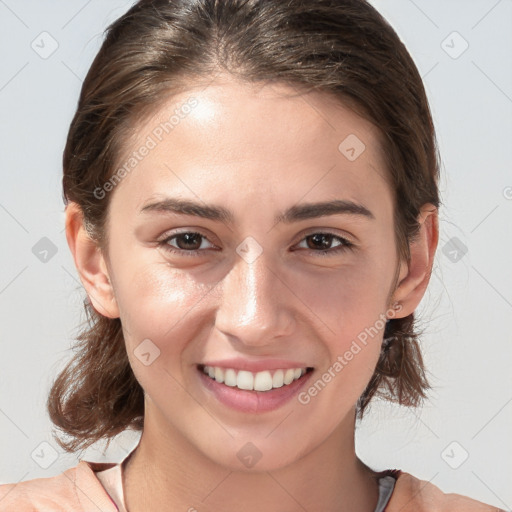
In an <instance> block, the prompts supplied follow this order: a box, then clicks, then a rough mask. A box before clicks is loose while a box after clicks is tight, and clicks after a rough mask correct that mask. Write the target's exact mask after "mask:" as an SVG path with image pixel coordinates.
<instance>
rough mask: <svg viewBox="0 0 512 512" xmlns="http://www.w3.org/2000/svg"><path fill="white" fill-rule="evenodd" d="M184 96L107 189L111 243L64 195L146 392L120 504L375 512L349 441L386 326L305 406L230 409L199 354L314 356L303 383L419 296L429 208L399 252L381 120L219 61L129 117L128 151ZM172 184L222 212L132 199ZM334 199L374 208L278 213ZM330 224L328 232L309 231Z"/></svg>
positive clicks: (79, 261)
mask: <svg viewBox="0 0 512 512" xmlns="http://www.w3.org/2000/svg"><path fill="white" fill-rule="evenodd" d="M191 97H194V98H195V99H196V100H197V105H196V106H195V108H193V109H192V111H191V112H190V113H189V114H188V115H186V116H185V117H184V118H183V119H180V122H179V124H177V125H176V126H175V127H174V128H173V129H172V131H169V133H166V134H165V136H164V137H163V138H162V140H161V141H160V142H159V143H158V144H157V145H156V147H154V148H153V149H151V151H149V153H148V154H147V155H146V156H145V157H144V158H143V159H141V161H140V162H138V164H137V166H136V167H135V168H134V170H133V171H132V172H130V173H129V174H128V175H127V176H126V177H125V178H124V179H123V180H122V181H121V182H120V183H119V184H118V185H117V186H116V187H115V189H114V190H113V191H112V192H110V196H107V197H106V198H105V200H110V209H109V218H108V233H109V236H110V241H109V246H108V254H102V253H101V251H99V250H97V248H96V246H95V245H94V243H93V242H92V241H91V240H90V239H89V238H88V236H87V234H86V232H85V231H84V229H83V226H82V223H81V217H80V211H79V209H78V208H77V207H76V205H75V204H73V203H70V204H69V206H68V208H67V211H66V215H67V224H66V226H67V231H66V233H67V239H68V243H69V246H70V248H71V251H72V253H73V256H74V259H75V264H76V266H77V269H78V271H79V274H80V277H81V280H82V283H83V284H84V287H85V288H86V290H87V293H88V295H89V297H90V299H91V301H92V303H93V305H94V307H95V308H96V310H97V311H98V312H100V313H101V314H103V315H105V316H108V317H112V318H115V317H120V318H121V321H122V325H123V332H124V335H125V341H126V346H127V353H128V356H129V359H130V364H131V365H132V368H133V371H134V373H135V376H136V378H137V379H138V381H139V382H140V384H141V386H142V387H143V389H144V391H145V428H144V432H143V434H142V438H141V441H140V444H139V446H138V448H137V450H136V452H135V453H134V455H133V456H132V457H131V459H130V461H129V464H128V465H127V467H126V468H125V470H126V471H125V493H126V494H125V497H126V503H127V506H128V509H129V511H130V512H139V511H142V510H158V509H162V510H164V509H165V510H189V509H190V508H191V507H195V508H196V509H197V510H204V509H207V510H209V511H220V510H222V511H230V510H238V509H239V508H240V504H241V503H243V504H244V506H243V509H244V510H245V511H247V512H251V511H253V510H254V511H256V510H258V511H261V510H266V511H268V512H273V511H278V510H279V511H283V510H303V508H302V507H304V509H306V510H337V511H344V510H347V511H349V510H352V511H353V510H360V511H368V512H371V511H373V510H374V508H375V506H376V504H377V498H378V489H377V485H376V483H375V481H374V480H373V479H372V478H371V477H372V475H373V472H372V471H371V470H370V468H368V467H367V466H365V465H364V464H363V463H362V462H361V461H360V460H359V459H358V458H357V456H356V453H355V448H354V420H355V404H356V402H357V399H358V397H359V396H360V394H361V393H362V392H363V390H364V389H365V387H366V385H367V384H368V381H369V380H370V378H371V376H372V374H373V371H374V369H375V365H376V363H377V360H378V357H379V353H380V346H381V343H382V335H383V328H380V329H379V330H378V335H375V336H373V337H371V338H370V339H369V341H368V343H367V344H366V345H365V346H363V348H362V350H360V351H359V352H358V353H357V355H355V356H354V357H353V359H352V360H351V361H349V362H348V364H346V365H345V366H344V367H343V370H342V371H340V372H338V373H337V374H336V377H335V378H332V380H331V381H330V382H329V383H328V385H326V386H325V387H324V388H323V389H322V390H321V392H319V393H318V394H317V395H316V396H314V397H312V398H311V400H310V401H309V403H307V404H306V405H304V404H302V403H300V402H299V401H298V400H297V399H295V398H294V399H292V400H291V401H289V402H288V403H286V404H284V405H283V406H282V407H280V408H278V409H277V410H274V411H269V412H264V413H259V414H256V413H242V412H239V411H235V410H232V409H230V408H228V407H226V406H225V405H223V404H221V403H219V402H218V401H217V400H216V399H215V398H214V397H213V396H212V395H211V394H210V393H208V392H207V390H206V389H205V387H204V386H203V384H202V383H201V381H200V379H199V373H198V370H197V367H196V365H197V364H199V363H204V362H206V361H211V360H219V359H228V358H231V357H242V358H244V359H250V360H262V359H267V358H279V359H286V360H292V361H297V362H301V363H303V366H311V367H313V368H314V372H313V375H312V376H311V378H310V382H314V381H315V380H316V379H318V378H320V377H321V376H322V374H323V373H325V372H327V371H328V368H329V367H332V365H333V363H334V362H335V361H336V360H337V358H338V356H340V355H341V356H342V355H343V354H344V353H345V352H346V351H347V350H349V348H350V347H351V344H352V342H353V341H354V340H355V339H356V338H357V336H358V334H360V333H361V332H362V331H364V329H365V328H369V327H371V326H375V327H383V322H382V321H380V322H378V320H379V318H382V315H387V314H389V311H390V306H391V304H392V303H393V302H394V301H397V302H399V304H400V311H399V312H398V313H397V314H396V315H395V317H401V316H406V315H408V314H409V313H410V312H412V311H414V309H415V308H416V306H417V305H418V303H419V301H420V300H421V298H422V296H423V293H424V291H425V288H426V286H427V284H428V280H429V277H430V271H431V268H432V260H433V256H434V252H435V249H436V245H437V233H438V227H437V211H436V209H435V208H434V207H433V206H432V205H425V206H424V208H423V209H422V213H421V216H420V221H421V223H422V227H421V231H420V235H419V237H418V239H417V241H415V243H414V244H412V245H411V254H412V258H411V262H410V265H407V263H406V262H399V261H398V252H397V248H396V246H395V236H394V225H393V195H392V191H391V189H390V188H389V185H388V183H387V182H386V180H385V176H386V171H385V168H384V163H383V160H382V157H381V154H380V146H379V134H378V131H377V130H376V128H375V127H373V126H372V125H371V124H370V123H368V122H367V121H365V120H363V119H362V118H360V117H359V116H357V115H356V114H354V113H353V112H352V111H350V110H349V109H347V108H345V107H344V106H343V105H341V104H340V103H339V102H335V101H334V100H333V99H332V98H331V97H329V96H327V95H325V94H322V93H309V94H307V95H297V94H296V93H295V91H294V90H293V89H292V88H290V87H289V86H286V85H280V84H273V85H268V84H267V85H265V86H262V85H258V86H255V85H249V84H246V83H241V82H237V81H235V79H231V78H229V77H223V78H221V79H217V80H216V81H215V82H213V83H211V84H210V85H209V86H207V87H204V86H202V87H194V88H191V89H190V90H188V91H186V92H182V93H180V94H179V95H177V96H175V97H173V98H171V99H169V100H168V101H167V102H166V103H165V105H164V106H163V107H162V108H160V109H159V110H158V112H157V113H156V114H155V115H154V116H153V117H152V118H151V119H149V120H147V119H146V120H145V121H144V122H143V123H142V124H141V125H140V126H137V132H136V136H135V137H134V138H133V140H132V141H130V145H129V147H127V154H129V153H130V152H133V151H134V150H135V149H137V148H139V147H140V146H141V145H143V144H144V141H146V140H147V137H148V135H151V134H152V133H154V129H155V128H156V127H158V126H159V123H161V122H163V121H164V120H167V119H169V117H170V115H172V113H173V112H174V111H175V109H176V108H177V107H178V106H179V105H182V104H183V103H184V102H186V101H187V100H188V99H189V98H191ZM351 134H352V135H355V136H357V137H358V139H360V141H362V142H363V143H364V145H365V150H364V151H363V152H362V153H361V154H360V155H359V157H358V158H356V159H355V160H354V161H350V160H349V159H347V158H346V156H345V155H344V154H342V153H341V152H340V150H339V149H338V146H339V145H340V143H341V142H342V141H343V140H344V139H346V137H347V136H349V135H351ZM122 163H123V162H121V164H122ZM166 195H167V196H172V197H179V198H182V199H190V200H193V201H197V202H199V203H201V204H203V205H204V204H208V205H211V204H214V205H219V206H223V207H225V208H228V209H229V210H231V211H232V213H233V216H234V222H233V223H232V224H229V223H227V222H224V221H215V220H210V219H203V218H199V217H194V216H191V215H187V216H184V215H176V214H170V213H161V212H160V213H158V212H151V213H140V210H141V208H142V207H143V206H144V205H145V204H147V203H149V202H151V201H154V200H156V199H162V197H163V196H166ZM333 199H340V200H346V201H353V202H355V203H357V204H360V205H363V206H365V207H366V208H367V209H368V210H370V211H371V212H372V214H373V217H374V218H372V219H370V218H367V217H365V216H362V215H354V214H347V213H344V214H337V215H329V216H323V217H319V218H314V219H304V220H299V221H295V222H293V223H290V224H287V223H285V222H279V223H277V224H276V223H275V222H274V216H275V215H277V214H278V213H279V212H282V211H284V210H285V209H287V208H289V207H291V206H294V205H297V204H304V203H314V202H320V201H330V200H333ZM177 231H179V232H181V233H183V232H199V233H200V234H201V235H203V237H204V238H201V237H199V238H196V239H194V240H193V241H192V242H188V245H187V240H184V239H183V237H181V238H179V237H178V238H174V239H171V240H168V242H167V246H168V247H169V246H170V247H172V248H174V249H175V250H179V249H180V248H181V249H182V251H183V255H177V254H171V253H169V252H166V251H165V249H164V245H165V244H163V243H162V244H161V245H159V242H162V241H163V240H164V239H165V238H168V237H170V236H171V235H173V234H174V235H175V234H176V233H177ZM325 232H327V233H330V234H332V235H334V237H329V236H327V237H324V238H323V239H322V238H321V239H320V242H318V241H316V242H315V241H314V240H311V238H307V237H308V236H309V237H311V235H314V234H318V233H325ZM336 236H339V237H343V238H345V239H347V240H349V241H350V242H351V243H352V244H353V247H352V248H347V247H345V248H344V249H343V250H342V251H337V252H334V251H335V250H336V249H338V248H339V247H340V246H343V243H342V242H340V240H338V239H337V238H335V237H336ZM247 237H252V239H254V240H255V241H256V243H254V242H251V244H250V254H251V255H253V254H254V255H256V257H255V259H254V261H252V262H251V263H248V262H247V260H246V259H244V258H242V257H241V256H240V255H239V253H238V252H237V247H239V246H240V244H241V243H242V242H243V241H244V240H245V239H246V238H247ZM322 243H325V249H326V250H328V251H330V252H327V253H326V255H325V257H322V255H320V252H321V248H322ZM187 248H189V249H188V250H190V249H197V250H198V251H199V252H198V254H196V255H193V256H189V255H187V254H185V251H186V250H187ZM255 248H256V249H259V250H260V251H261V254H260V253H259V252H258V251H257V250H255ZM253 251H255V252H253ZM258 254H259V255H258ZM395 278H397V280H396V281H395ZM395 282H396V283H397V286H396V287H395ZM145 339H149V340H151V343H153V344H154V346H157V347H158V349H159V350H160V354H159V356H158V357H157V358H156V359H155V360H154V361H153V362H152V363H151V364H150V365H147V366H146V365H144V364H143V363H142V362H141V361H140V360H139V359H138V358H137V357H136V355H135V353H134V350H135V349H136V348H137V347H138V345H139V344H140V343H141V342H142V341H143V340H145ZM247 443H252V445H254V446H255V447H256V448H257V451H258V452H259V454H261V458H260V459H259V461H258V462H257V463H256V464H255V465H254V466H252V467H250V468H249V467H246V466H244V464H242V463H241V461H240V459H239V458H238V457H237V453H238V452H239V450H240V449H242V448H243V447H244V446H246V445H247Z"/></svg>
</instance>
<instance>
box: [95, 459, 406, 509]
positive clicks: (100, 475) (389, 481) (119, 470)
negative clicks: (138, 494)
mask: <svg viewBox="0 0 512 512" xmlns="http://www.w3.org/2000/svg"><path fill="white" fill-rule="evenodd" d="M132 453H133V451H132V452H131V453H129V454H128V455H127V456H126V458H125V459H124V460H123V461H121V462H120V463H119V464H116V465H115V466H112V467H110V468H108V469H104V470H102V471H95V474H96V478H97V479H98V480H99V481H100V482H101V484H102V485H103V487H104V489H105V491H106V492H107V493H108V494H109V496H110V498H111V499H112V502H113V503H114V505H115V506H116V508H117V510H118V511H119V512H127V510H126V504H125V501H124V489H123V470H124V468H125V467H126V462H127V461H128V459H129V458H130V456H131V455H132ZM395 482H396V480H395V478H394V477H393V476H391V475H387V476H383V477H381V478H379V500H378V502H377V507H376V508H375V511H374V512H383V511H384V510H385V506H386V505H387V503H388V501H389V499H390V498H391V494H392V493H393V488H394V487H395Z"/></svg>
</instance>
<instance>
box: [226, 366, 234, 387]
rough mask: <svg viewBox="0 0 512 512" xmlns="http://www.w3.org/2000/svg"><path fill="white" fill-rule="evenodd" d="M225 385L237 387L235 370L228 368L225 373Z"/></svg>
mask: <svg viewBox="0 0 512 512" xmlns="http://www.w3.org/2000/svg"><path fill="white" fill-rule="evenodd" d="M224 384H226V386H231V387H233V386H236V373H235V370H233V369H231V368H228V369H227V370H226V371H225V372H224Z"/></svg>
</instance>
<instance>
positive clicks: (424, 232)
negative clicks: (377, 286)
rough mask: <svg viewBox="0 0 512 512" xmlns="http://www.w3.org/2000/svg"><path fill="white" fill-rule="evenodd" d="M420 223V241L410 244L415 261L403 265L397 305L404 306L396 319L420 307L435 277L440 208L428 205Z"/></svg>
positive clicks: (420, 216)
mask: <svg viewBox="0 0 512 512" xmlns="http://www.w3.org/2000/svg"><path fill="white" fill-rule="evenodd" d="M418 222H419V224H420V229H419V232H418V234H417V236H416V238H415V239H414V240H413V241H412V242H411V243H410V244H409V249H410V254H411V259H410V262H409V264H407V262H401V263H400V274H399V278H398V285H397V287H396V289H395V292H394V293H393V299H392V300H393V302H398V303H399V304H400V306H401V308H400V309H399V312H398V313H397V314H396V315H394V318H403V317H406V316H408V315H410V314H411V313H413V312H414V310H415V309H416V308H417V306H418V304H419V303H420V301H421V299H422V298H423V295H424V294H425V290H426V289H427V285H428V283H429V281H430V276H431V274H432V266H433V263H434V256H435V252H436V248H437V243H438V239H439V217H438V211H437V208H436V207H435V206H434V205H432V204H430V203H427V204H424V205H423V206H422V208H421V210H420V214H419V217H418Z"/></svg>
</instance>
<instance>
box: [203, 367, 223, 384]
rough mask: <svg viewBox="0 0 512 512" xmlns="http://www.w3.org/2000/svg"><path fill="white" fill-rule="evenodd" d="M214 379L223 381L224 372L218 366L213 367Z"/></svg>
mask: <svg viewBox="0 0 512 512" xmlns="http://www.w3.org/2000/svg"><path fill="white" fill-rule="evenodd" d="M205 368H207V367H205ZM215 380H216V381H217V382H224V372H223V371H222V370H221V369H220V368H215Z"/></svg>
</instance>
